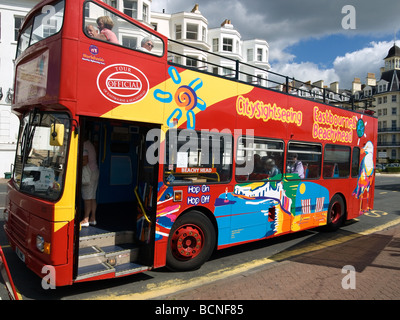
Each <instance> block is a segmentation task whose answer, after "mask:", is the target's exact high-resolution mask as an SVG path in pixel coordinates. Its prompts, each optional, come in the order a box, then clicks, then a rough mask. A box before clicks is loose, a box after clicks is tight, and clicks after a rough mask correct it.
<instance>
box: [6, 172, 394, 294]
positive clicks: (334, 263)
mask: <svg viewBox="0 0 400 320" xmlns="http://www.w3.org/2000/svg"><path fill="white" fill-rule="evenodd" d="M3 182H5V181H4V179H0V183H3ZM396 221H400V219H397V220H396ZM266 260H268V261H269V262H268V263H265V264H262V265H258V266H257V267H254V268H250V269H249V270H244V271H243V272H240V273H235V274H234V275H232V276H230V277H227V278H223V279H220V280H217V281H214V282H212V283H208V284H201V283H200V284H197V285H196V286H194V287H189V288H188V289H186V290H183V291H180V292H178V293H172V292H170V293H168V294H166V295H165V296H162V297H160V296H158V297H157V298H156V299H164V300H225V301H227V300H399V299H400V224H393V223H392V224H388V225H387V226H385V227H384V228H382V229H381V230H380V231H376V232H372V233H364V234H354V235H351V236H349V237H348V239H347V240H346V241H337V242H336V243H335V242H334V241H333V242H332V241H330V242H329V244H328V243H325V244H324V243H321V244H320V245H319V246H316V247H314V250H312V251H311V252H310V251H307V250H299V251H298V254H293V253H290V252H284V253H277V254H276V255H274V256H271V257H268V258H266ZM153 298H155V297H153Z"/></svg>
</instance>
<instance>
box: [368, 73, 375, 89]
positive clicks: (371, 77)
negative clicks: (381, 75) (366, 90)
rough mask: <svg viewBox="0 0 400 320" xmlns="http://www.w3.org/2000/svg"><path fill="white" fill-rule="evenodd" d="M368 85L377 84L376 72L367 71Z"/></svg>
mask: <svg viewBox="0 0 400 320" xmlns="http://www.w3.org/2000/svg"><path fill="white" fill-rule="evenodd" d="M366 85H367V86H372V87H374V86H376V79H375V73H367V82H366Z"/></svg>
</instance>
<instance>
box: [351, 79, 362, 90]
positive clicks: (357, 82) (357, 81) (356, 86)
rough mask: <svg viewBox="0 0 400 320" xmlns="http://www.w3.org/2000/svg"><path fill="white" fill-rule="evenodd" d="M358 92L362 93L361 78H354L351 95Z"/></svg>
mask: <svg viewBox="0 0 400 320" xmlns="http://www.w3.org/2000/svg"><path fill="white" fill-rule="evenodd" d="M357 91H361V80H360V78H354V81H353V86H352V88H351V93H352V94H355V93H356V92H357Z"/></svg>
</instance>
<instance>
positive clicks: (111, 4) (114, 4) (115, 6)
mask: <svg viewBox="0 0 400 320" xmlns="http://www.w3.org/2000/svg"><path fill="white" fill-rule="evenodd" d="M117 3H118V1H117V0H111V1H110V6H111V7H113V8H115V9H118V8H117V5H118V4H117Z"/></svg>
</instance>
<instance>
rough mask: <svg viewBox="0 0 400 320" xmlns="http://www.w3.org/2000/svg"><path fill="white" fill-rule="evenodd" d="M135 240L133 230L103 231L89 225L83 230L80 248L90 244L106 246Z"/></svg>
mask: <svg viewBox="0 0 400 320" xmlns="http://www.w3.org/2000/svg"><path fill="white" fill-rule="evenodd" d="M133 241H134V233H133V231H118V232H103V231H102V230H101V229H100V230H99V229H97V228H92V227H89V228H87V229H85V230H82V231H81V234H80V239H79V248H80V249H81V248H86V247H90V246H99V247H104V246H111V245H118V244H120V243H132V242H133Z"/></svg>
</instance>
